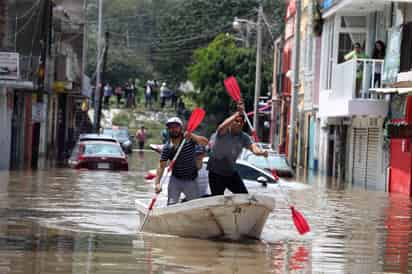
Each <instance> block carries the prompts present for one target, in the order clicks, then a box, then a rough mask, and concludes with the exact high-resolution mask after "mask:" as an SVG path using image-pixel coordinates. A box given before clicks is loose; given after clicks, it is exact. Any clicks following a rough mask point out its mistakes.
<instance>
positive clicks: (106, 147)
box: [84, 143, 123, 156]
mask: <svg viewBox="0 0 412 274" xmlns="http://www.w3.org/2000/svg"><path fill="white" fill-rule="evenodd" d="M122 154H123V152H122V149H121V148H120V146H118V145H112V144H103V143H94V144H85V146H84V155H113V156H121V155H122Z"/></svg>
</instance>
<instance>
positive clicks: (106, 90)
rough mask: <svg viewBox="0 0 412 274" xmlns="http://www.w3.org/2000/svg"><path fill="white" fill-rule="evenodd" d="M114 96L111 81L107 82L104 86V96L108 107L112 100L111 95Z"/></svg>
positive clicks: (105, 104)
mask: <svg viewBox="0 0 412 274" xmlns="http://www.w3.org/2000/svg"><path fill="white" fill-rule="evenodd" d="M111 96H112V87H111V86H110V84H109V83H106V85H104V88H103V97H104V100H103V102H104V106H105V107H106V108H109V101H110V97H111Z"/></svg>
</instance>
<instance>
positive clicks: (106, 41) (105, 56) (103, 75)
mask: <svg viewBox="0 0 412 274" xmlns="http://www.w3.org/2000/svg"><path fill="white" fill-rule="evenodd" d="M104 37H105V39H104V41H105V47H104V53H103V61H102V63H103V69H102V73H101V77H100V81H101V82H102V83H104V81H105V77H106V67H107V53H108V51H109V32H108V31H106V32H105V35H104ZM102 87H103V86H102ZM101 93H102V92H100V95H101ZM102 102H103V96H100V98H99V112H98V113H97V125H98V128H97V132H98V131H99V129H100V120H101V118H102Z"/></svg>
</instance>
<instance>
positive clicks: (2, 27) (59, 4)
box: [0, 0, 84, 169]
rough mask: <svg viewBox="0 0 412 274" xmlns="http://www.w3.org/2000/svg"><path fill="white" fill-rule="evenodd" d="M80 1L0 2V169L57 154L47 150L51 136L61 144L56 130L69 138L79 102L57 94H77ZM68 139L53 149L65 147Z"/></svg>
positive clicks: (52, 142) (30, 164) (51, 147)
mask: <svg viewBox="0 0 412 274" xmlns="http://www.w3.org/2000/svg"><path fill="white" fill-rule="evenodd" d="M83 4H84V1H83V0H76V1H68V0H61V1H51V0H39V1H35V0H24V1H19V5H16V4H15V1H6V0H1V1H0V18H1V19H0V46H1V49H0V58H3V59H2V63H5V60H7V64H9V65H8V66H9V67H6V68H3V67H2V69H3V70H5V71H2V73H1V74H0V94H1V96H0V113H1V118H0V129H1V131H2V134H1V137H0V144H1V145H0V153H2V155H4V156H5V157H2V159H1V160H0V169H21V168H37V167H38V165H39V163H43V162H44V161H42V160H44V159H47V158H49V157H50V158H51V159H54V158H56V154H53V153H50V152H52V151H53V150H54V149H55V147H56V140H58V141H59V142H61V141H60V139H59V137H58V136H57V134H55V132H58V130H60V132H61V136H63V135H64V136H65V137H66V136H69V137H70V134H69V133H68V132H70V126H71V125H73V126H72V128H74V127H75V126H74V125H75V124H76V123H75V122H76V121H75V117H76V113H77V110H80V104H76V103H73V102H75V100H74V99H69V100H67V101H68V102H69V103H66V100H65V99H57V98H59V97H67V95H63V96H59V95H60V93H58V92H63V93H64V92H67V93H70V94H73V95H74V94H79V95H80V94H81V92H80V91H81V88H80V87H81V81H82V78H83V77H82V50H83V24H84V6H83ZM73 26H75V27H73ZM73 29H75V30H76V31H73ZM7 58H8V59H7ZM13 67H14V68H16V69H13ZM10 68H12V69H10ZM13 71H15V72H16V74H15V75H12V74H11V72H13ZM63 78H64V83H63V84H62V82H63V81H59V80H60V79H63ZM62 86H63V88H62ZM69 97H70V96H69ZM70 103H71V105H70ZM67 104H69V105H67ZM66 117H68V118H67V121H66ZM57 128H58V130H57ZM73 138H74V137H73ZM67 140H68V139H67V138H66V139H64V140H63V141H64V143H61V145H60V146H57V147H58V150H60V151H64V150H66V148H67ZM60 154H61V155H64V153H63V152H60ZM62 157H63V156H62Z"/></svg>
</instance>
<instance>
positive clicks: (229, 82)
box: [224, 76, 310, 234]
mask: <svg viewBox="0 0 412 274" xmlns="http://www.w3.org/2000/svg"><path fill="white" fill-rule="evenodd" d="M224 84H225V87H226V90H227V92H228V93H229V95H230V97H232V99H233V100H234V101H235V102H236V103H239V102H240V101H241V100H242V96H241V95H240V88H239V85H238V83H237V81H236V78H235V77H233V76H230V77H228V78H226V79H225V80H224ZM243 113H244V115H245V119H246V121H247V123H248V125H249V127H250V130H252V136H253V139H254V140H255V142H258V137H257V135H256V131H255V129H254V128H253V126H252V124H251V123H250V121H249V118H248V115H247V114H246V112H245V111H244V112H243ZM266 161H268V159H267V158H266ZM268 166H269V161H268ZM272 175H273V177H274V178H275V179H276V180H277V179H278V178H279V176H278V175H277V174H276V171H275V170H272ZM279 187H280V189H281V190H282V192H283V189H282V188H281V185H280V184H279ZM283 194H284V195H283V196H284V197H285V199H286V201H287V202H288V204H289V205H290V204H291V203H290V202H289V199H288V198H287V197H286V195H285V193H283ZM290 209H291V211H292V219H293V223H294V224H295V227H296V229H297V230H298V232H299V233H300V234H305V233H306V232H309V231H310V227H309V224H308V222H307V221H306V219H305V218H304V217H303V215H302V214H301V213H300V212H299V211H297V210H296V209H295V207H294V206H292V205H290Z"/></svg>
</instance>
